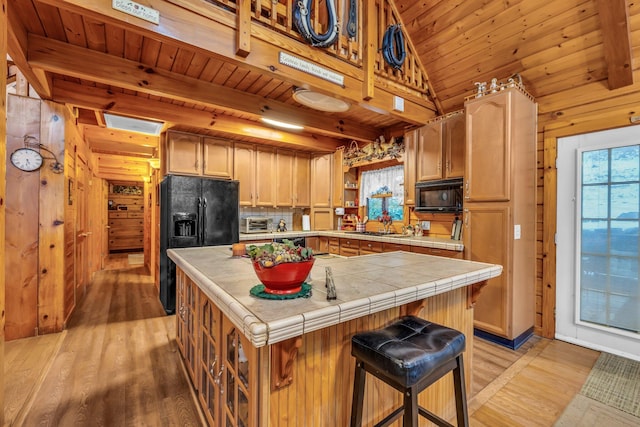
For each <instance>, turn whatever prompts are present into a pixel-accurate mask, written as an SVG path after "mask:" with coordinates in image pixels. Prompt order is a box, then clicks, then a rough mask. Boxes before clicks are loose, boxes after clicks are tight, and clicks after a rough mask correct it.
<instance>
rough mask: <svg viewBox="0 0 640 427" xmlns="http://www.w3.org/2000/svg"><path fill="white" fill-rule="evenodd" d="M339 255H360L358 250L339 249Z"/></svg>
mask: <svg viewBox="0 0 640 427" xmlns="http://www.w3.org/2000/svg"><path fill="white" fill-rule="evenodd" d="M340 255H342V256H358V255H360V250H358V249H356V248H349V247H340Z"/></svg>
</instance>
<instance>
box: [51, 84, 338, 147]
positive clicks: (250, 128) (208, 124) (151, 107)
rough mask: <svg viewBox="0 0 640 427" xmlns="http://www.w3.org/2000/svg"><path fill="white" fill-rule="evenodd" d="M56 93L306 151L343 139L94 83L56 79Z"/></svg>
mask: <svg viewBox="0 0 640 427" xmlns="http://www.w3.org/2000/svg"><path fill="white" fill-rule="evenodd" d="M53 94H54V97H55V99H56V100H58V101H60V102H66V103H69V104H73V105H76V106H78V107H81V108H88V109H92V110H103V111H111V112H113V113H120V114H124V115H129V116H137V117H144V118H148V119H153V120H161V121H167V122H171V123H179V124H184V125H190V126H193V127H196V128H202V129H209V130H213V131H218V132H221V133H223V134H227V135H229V136H230V137H233V136H241V137H251V138H254V139H258V140H262V141H264V142H265V143H266V144H270V143H273V142H279V143H285V144H287V145H289V146H291V148H297V149H303V150H307V151H323V152H329V151H334V150H335V149H336V147H337V146H338V145H342V144H343V142H342V141H340V140H336V139H333V138H327V137H323V136H318V135H309V134H306V133H294V132H284V131H279V130H278V131H276V130H273V129H270V128H266V127H262V126H259V125H257V124H256V123H255V122H252V121H250V120H243V119H238V118H234V117H230V116H224V115H217V114H214V113H210V112H208V111H201V110H195V109H192V108H185V107H181V106H178V105H174V104H168V103H166V102H160V101H154V100H151V99H141V98H139V97H136V96H135V95H127V94H124V93H117V92H113V91H111V90H109V89H103V88H98V87H93V86H84V85H80V84H78V83H72V82H68V81H63V80H58V79H54V81H53Z"/></svg>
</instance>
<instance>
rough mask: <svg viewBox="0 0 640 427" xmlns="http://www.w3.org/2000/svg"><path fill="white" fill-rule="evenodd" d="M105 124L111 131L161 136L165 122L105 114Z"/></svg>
mask: <svg viewBox="0 0 640 427" xmlns="http://www.w3.org/2000/svg"><path fill="white" fill-rule="evenodd" d="M104 122H105V124H106V125H107V127H108V128H109V129H119V130H126V131H130V132H139V133H147V134H150V135H156V136H157V135H160V131H161V130H162V127H163V126H164V123H163V122H154V121H152V120H143V119H134V118H133V117H125V116H116V115H114V114H110V113H104Z"/></svg>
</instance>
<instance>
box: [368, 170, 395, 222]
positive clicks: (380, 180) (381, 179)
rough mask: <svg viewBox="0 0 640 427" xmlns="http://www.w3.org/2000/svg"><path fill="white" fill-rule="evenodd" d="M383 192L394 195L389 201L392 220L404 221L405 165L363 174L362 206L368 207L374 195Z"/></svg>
mask: <svg viewBox="0 0 640 427" xmlns="http://www.w3.org/2000/svg"><path fill="white" fill-rule="evenodd" d="M385 187H386V188H385ZM387 189H388V191H387ZM383 192H390V193H392V197H390V198H389V199H388V200H387V205H388V210H389V212H390V213H391V214H392V218H393V219H394V220H402V206H403V205H404V166H403V165H399V166H391V167H388V168H384V169H376V170H372V171H365V172H362V175H361V176H360V206H366V205H367V199H368V198H371V196H372V195H374V194H379V193H383Z"/></svg>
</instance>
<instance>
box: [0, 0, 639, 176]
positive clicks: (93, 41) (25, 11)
mask: <svg viewBox="0 0 640 427" xmlns="http://www.w3.org/2000/svg"><path fill="white" fill-rule="evenodd" d="M111 3H112V2H111V1H110V0H92V1H86V0H9V1H8V17H9V24H10V28H9V53H10V55H11V57H12V61H13V62H15V64H16V65H17V66H18V67H19V68H20V69H21V71H22V72H23V73H24V75H25V76H26V77H27V78H28V80H29V82H30V83H31V84H32V85H33V87H34V88H35V89H36V91H37V92H38V93H39V94H40V96H41V97H43V98H47V99H53V100H55V101H58V102H64V103H67V104H69V105H70V106H72V107H73V108H75V111H76V112H77V117H78V122H79V124H81V125H82V127H83V130H84V134H85V139H86V140H87V141H88V143H89V145H90V147H91V149H92V151H94V153H97V154H99V155H100V156H102V158H104V159H109V161H110V162H113V156H118V155H124V156H129V157H131V158H140V159H145V160H146V159H148V158H152V157H153V156H156V155H157V150H156V149H155V148H156V147H157V144H158V140H157V138H151V137H143V136H140V135H137V134H125V133H122V132H116V131H112V130H107V129H105V127H104V119H103V117H102V114H103V112H105V111H111V112H115V113H120V114H123V115H130V116H137V117H143V118H151V119H155V120H161V121H164V122H166V125H165V128H168V127H171V128H176V129H180V130H184V131H192V132H198V133H204V134H209V135H215V136H223V137H233V138H234V139H236V140H242V141H250V142H260V143H264V142H268V143H270V144H273V145H276V146H287V147H293V148H296V149H301V150H308V151H329V150H332V149H333V148H335V147H336V146H337V145H345V144H348V142H349V141H351V140H354V139H355V140H357V141H363V142H365V141H371V140H373V139H375V138H376V137H377V136H378V135H380V134H382V133H383V132H392V133H394V132H395V133H399V132H402V130H403V129H404V128H407V127H411V126H416V125H418V124H420V123H424V122H426V121H427V120H428V119H430V118H432V117H433V116H435V115H437V114H442V113H447V112H451V111H454V110H457V109H460V108H462V107H463V105H464V99H465V97H466V96H470V95H472V94H473V93H474V91H475V88H476V86H475V82H489V81H490V80H491V79H492V78H494V77H495V78H496V79H498V80H499V81H506V79H507V78H509V77H510V76H512V75H514V74H516V73H518V74H519V75H520V76H521V77H522V80H523V83H524V86H525V88H526V90H527V91H529V92H530V93H531V94H532V95H533V96H534V97H535V98H536V100H537V101H538V103H539V110H540V113H541V118H542V119H543V120H545V118H546V119H548V120H556V119H558V118H559V117H561V116H562V115H563V114H572V115H579V114H580V113H581V110H577V109H578V108H585V107H584V104H585V103H588V102H589V99H590V97H594V96H597V97H599V98H602V97H604V96H606V94H607V93H610V92H611V89H612V88H613V89H615V90H617V91H622V92H624V91H626V90H627V89H625V88H629V87H632V88H635V89H634V91H637V88H636V84H635V83H634V80H633V77H634V74H637V72H638V71H637V67H638V61H637V60H635V59H636V58H637V57H638V52H639V49H640V4H636V3H631V2H627V1H624V0H555V1H540V0H508V1H507V0H423V1H414V0H394V1H393V2H392V3H391V4H387V3H385V2H384V1H382V0H372V2H371V4H375V5H376V7H375V8H373V9H375V10H372V9H367V8H364V9H363V4H364V1H360V2H359V5H360V9H359V10H361V11H362V15H364V16H361V17H360V26H359V30H360V34H361V35H362V38H363V40H364V41H365V43H362V44H360V45H357V46H356V48H353V45H352V44H349V43H347V44H345V45H344V46H343V45H342V43H341V44H340V47H339V48H335V51H336V54H335V55H326V54H325V52H324V51H323V49H317V48H311V50H310V51H307V54H308V56H309V57H310V58H311V59H312V60H315V62H317V63H321V64H325V65H327V67H328V68H331V69H333V70H334V71H339V72H340V73H342V74H343V75H344V77H345V83H344V84H343V85H342V86H341V87H336V86H335V85H332V84H331V83H328V82H326V81H322V80H320V79H315V78H310V77H309V76H308V74H307V75H305V73H302V72H300V71H299V70H297V69H286V67H284V66H282V65H281V64H278V63H273V62H270V61H272V59H271V58H272V57H275V56H277V48H276V47H274V46H278V45H281V46H284V47H285V49H286V50H287V51H288V52H293V53H295V54H302V52H303V50H306V48H305V45H304V44H303V41H302V40H301V39H300V37H297V39H296V38H295V36H296V34H294V37H293V38H292V37H291V31H289V33H287V31H286V30H287V29H289V30H290V29H291V22H290V19H289V21H288V24H286V25H284V29H282V28H280V27H283V24H282V22H284V21H282V19H284V18H281V17H282V16H284V17H285V18H286V17H287V13H289V12H287V11H288V10H289V9H287V8H286V7H285V6H286V5H288V4H289V3H290V2H287V1H286V0H280V1H279V2H272V1H270V0H269V1H265V0H262V1H255V0H254V1H252V2H251V7H252V8H251V13H252V14H253V15H251V16H249V17H247V16H242V14H241V13H238V14H237V16H236V14H235V13H233V12H229V11H228V10H232V11H233V10H235V9H234V8H235V7H236V3H237V4H241V3H242V2H236V1H228V0H220V1H214V0H210V1H201V0H183V1H177V0H166V1H163V0H148V1H140V3H144V4H146V5H148V6H150V7H153V8H154V9H157V10H159V11H160V16H161V20H160V23H159V24H158V25H156V24H153V23H149V22H146V21H143V20H141V19H139V18H136V17H132V16H129V15H126V14H123V13H122V12H119V11H116V10H114V9H112V7H111ZM214 3H215V4H214ZM316 3H318V2H317V1H316ZM321 4H323V3H321ZM383 6H384V7H383ZM322 7H323V6H322ZM267 8H269V10H267ZM265 10H267V12H265ZM383 15H384V16H383ZM264 17H269V18H271V22H272V23H273V27H274V28H276V29H277V30H281V31H280V33H278V32H269V31H267V30H266V29H265V28H264V27H262V26H260V25H252V26H251V28H250V36H249V37H247V38H244V39H243V38H242V35H238V34H236V33H235V30H234V28H239V27H240V26H241V25H243V24H242V19H245V20H251V18H254V20H256V19H258V18H261V19H262V18H264ZM375 17H383V18H384V17H386V18H385V19H389V17H391V19H392V20H395V21H397V22H399V23H401V24H402V25H403V29H404V32H405V34H406V35H407V47H408V50H409V51H410V53H412V54H415V56H416V60H415V64H417V65H415V66H414V65H412V67H414V68H412V69H411V74H412V75H411V76H409V74H410V73H409V72H408V71H407V69H406V68H405V69H404V70H403V73H404V74H402V73H399V72H397V71H387V70H386V68H384V67H383V65H384V64H381V60H380V59H379V57H380V54H379V52H376V51H375V49H373V48H371V49H369V50H367V49H368V45H367V42H369V41H371V44H372V45H373V44H375V45H376V46H377V45H379V40H376V41H375V42H374V41H372V40H373V39H376V38H379V36H380V35H381V34H382V33H383V32H384V27H382V26H380V25H379V26H380V28H375V29H373V28H371V26H370V25H368V23H370V22H372V18H375ZM276 18H277V19H276ZM289 18H290V16H289ZM379 22H382V20H380V21H379ZM243 28H247V27H246V26H245V27H243ZM265 40H267V41H265ZM243 42H244V43H247V44H248V45H247V47H246V48H244V47H243V46H241V44H242V43H243ZM249 44H250V45H249ZM351 49H356V50H354V52H350V50H351ZM357 49H361V51H357ZM339 50H345V51H349V52H348V53H349V54H351V55H352V56H359V57H360V58H362V60H361V61H362V63H364V64H369V65H370V66H371V68H375V69H376V74H375V75H374V74H370V75H367V74H366V73H364V77H360V76H359V75H357V74H356V73H353V72H352V71H351V69H350V68H349V67H348V66H346V65H344V61H343V60H341V58H340V57H339V53H340V52H339ZM376 58H378V59H376ZM360 65H361V64H360ZM418 68H420V69H421V70H422V72H425V74H424V77H422V75H421V74H419V71H420V70H418ZM415 75H418V77H419V78H418V79H417V80H418V83H417V85H418V86H417V87H418V88H417V89H416V88H413V89H412V88H408V89H407V87H408V86H410V85H408V84H406V82H407V81H409V80H410V79H413V80H416V79H415ZM635 80H636V81H637V80H638V77H637V76H636V78H635ZM420 85H422V86H420ZM295 87H306V88H311V89H315V90H317V91H319V92H322V93H325V94H334V95H335V96H337V97H339V98H340V99H343V100H346V101H347V102H349V104H350V105H351V108H350V109H349V110H348V111H347V112H344V113H325V112H320V111H316V110H312V109H310V108H308V107H304V106H302V105H300V104H298V103H297V102H296V101H295V100H294V99H293V98H292V92H293V90H294V88H295ZM420 87H424V90H420ZM616 88H621V89H616ZM634 91H631V90H629V93H630V94H632V95H630V96H632V97H633V99H632V100H631V99H630V100H629V102H630V103H632V102H636V97H637V96H636V95H635V92H634ZM394 93H397V94H399V95H401V96H402V97H403V99H405V110H404V111H402V112H399V111H396V110H394V108H393V107H392V102H391V101H392V98H393V94H394ZM594 94H595V95H594ZM265 115H270V116H271V117H273V118H276V119H281V120H290V121H291V119H293V118H294V119H295V121H296V122H297V123H302V124H304V125H305V131H303V132H286V131H285V132H283V131H278V130H275V129H271V128H268V127H265V126H264V125H262V124H261V123H260V122H259V119H260V118H261V117H263V116H265ZM105 177H107V178H108V176H105Z"/></svg>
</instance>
